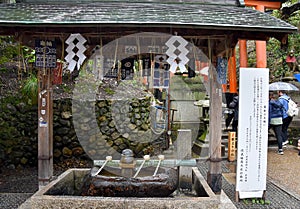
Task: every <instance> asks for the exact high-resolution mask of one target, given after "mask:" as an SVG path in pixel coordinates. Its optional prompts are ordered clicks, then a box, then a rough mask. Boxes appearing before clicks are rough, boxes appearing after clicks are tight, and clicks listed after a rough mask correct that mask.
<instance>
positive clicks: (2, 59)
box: [0, 36, 18, 65]
mask: <svg viewBox="0 0 300 209" xmlns="http://www.w3.org/2000/svg"><path fill="white" fill-rule="evenodd" d="M17 56H18V44H16V42H15V41H14V39H13V38H12V37H11V36H0V65H1V64H4V63H7V62H12V61H13V60H14V59H16V57H17Z"/></svg>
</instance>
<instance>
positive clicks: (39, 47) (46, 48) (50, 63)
mask: <svg viewBox="0 0 300 209" xmlns="http://www.w3.org/2000/svg"><path fill="white" fill-rule="evenodd" d="M35 66H36V67H41V68H55V67H56V45H55V41H49V40H40V39H36V40H35Z"/></svg>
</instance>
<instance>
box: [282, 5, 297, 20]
mask: <svg viewBox="0 0 300 209" xmlns="http://www.w3.org/2000/svg"><path fill="white" fill-rule="evenodd" d="M298 10H300V2H298V3H295V4H293V5H292V6H289V7H283V8H282V9H281V12H282V15H283V17H285V18H288V17H290V16H291V15H292V14H293V13H294V12H296V11H298Z"/></svg>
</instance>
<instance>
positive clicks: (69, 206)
mask: <svg viewBox="0 0 300 209" xmlns="http://www.w3.org/2000/svg"><path fill="white" fill-rule="evenodd" d="M90 170H91V169H69V170H67V171H65V172H64V173H63V174H61V175H60V176H59V177H58V178H57V179H56V180H54V181H52V182H50V183H49V184H48V185H47V186H45V187H43V188H41V189H40V190H39V191H38V192H36V193H35V194H34V195H33V196H32V197H31V200H30V202H31V208H32V209H57V208H63V209H74V208H76V209H86V208H90V209H112V208H116V209H128V208H130V209H179V208H184V209H188V208H191V209H193V208H198V209H210V208H218V207H219V203H220V200H219V198H218V196H217V195H215V194H214V193H213V192H212V191H211V189H210V187H209V186H208V184H207V182H206V181H205V179H204V178H203V176H202V175H201V173H200V172H199V170H198V168H197V167H192V173H193V175H192V176H193V190H194V191H195V195H184V194H181V195H180V194H179V193H178V191H177V190H176V191H175V192H174V193H173V194H171V195H169V196H168V197H104V196H81V192H82V191H81V189H82V187H83V182H84V178H85V177H86V175H88V174H89V173H90Z"/></svg>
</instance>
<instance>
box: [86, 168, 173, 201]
mask: <svg viewBox="0 0 300 209" xmlns="http://www.w3.org/2000/svg"><path fill="white" fill-rule="evenodd" d="M155 169H156V167H153V166H149V167H145V168H142V169H141V171H140V172H139V174H138V176H137V177H136V178H132V177H123V175H122V169H121V168H114V167H105V168H104V170H102V171H101V172H100V173H99V175H97V176H91V175H90V174H87V175H86V177H85V178H84V184H83V187H82V192H81V195H83V196H104V197H168V196H169V195H171V194H172V193H173V192H174V191H175V190H176V189H177V186H178V172H177V169H174V168H162V167H161V168H159V169H158V172H157V174H156V175H155V176H153V174H154V172H155ZM135 172H136V170H135V171H134V173H135Z"/></svg>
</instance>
